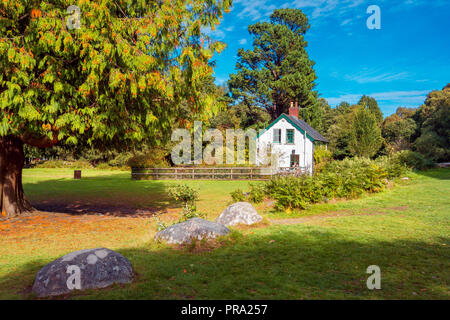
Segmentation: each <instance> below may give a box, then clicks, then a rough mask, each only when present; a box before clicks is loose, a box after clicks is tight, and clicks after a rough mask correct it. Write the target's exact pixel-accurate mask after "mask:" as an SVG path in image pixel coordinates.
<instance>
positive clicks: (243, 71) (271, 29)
mask: <svg viewBox="0 0 450 320" xmlns="http://www.w3.org/2000/svg"><path fill="white" fill-rule="evenodd" d="M309 27H310V25H309V23H308V18H307V17H306V15H305V14H304V13H303V12H302V11H301V10H298V9H278V10H275V11H274V12H273V13H272V14H271V16H270V22H258V23H256V24H253V25H250V26H249V27H248V31H249V33H250V34H251V35H252V36H253V37H254V41H253V49H252V50H243V49H240V50H239V51H238V62H237V64H236V70H237V73H236V74H232V75H231V76H230V81H229V87H230V89H231V92H232V95H233V97H234V98H235V99H237V100H240V101H244V102H245V103H246V104H249V105H252V104H256V105H257V106H259V107H261V108H265V109H266V110H267V111H268V112H269V114H270V115H271V117H272V119H275V118H277V117H278V116H279V115H280V114H281V113H283V112H287V110H288V109H289V105H290V102H291V101H298V102H299V104H300V105H299V106H300V107H301V108H304V110H305V111H306V114H305V117H306V120H307V121H308V122H310V123H311V122H312V121H311V120H313V119H317V120H318V119H320V117H318V116H317V114H316V113H317V111H318V108H317V105H316V103H317V92H315V91H313V89H314V87H315V83H314V81H315V80H316V74H315V71H314V69H313V66H314V62H313V61H311V60H310V59H309V57H308V53H307V52H306V50H305V48H306V46H307V42H306V41H305V39H304V35H305V33H306V32H307V31H308V29H309ZM313 125H315V124H314V123H313Z"/></svg>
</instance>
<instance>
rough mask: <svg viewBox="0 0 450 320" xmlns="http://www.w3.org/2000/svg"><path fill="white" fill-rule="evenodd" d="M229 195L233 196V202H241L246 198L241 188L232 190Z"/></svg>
mask: <svg viewBox="0 0 450 320" xmlns="http://www.w3.org/2000/svg"><path fill="white" fill-rule="evenodd" d="M230 195H231V197H232V198H233V201H234V202H241V201H246V200H247V197H246V196H245V194H244V192H242V190H241V189H236V190H234V191H233V192H231V193H230Z"/></svg>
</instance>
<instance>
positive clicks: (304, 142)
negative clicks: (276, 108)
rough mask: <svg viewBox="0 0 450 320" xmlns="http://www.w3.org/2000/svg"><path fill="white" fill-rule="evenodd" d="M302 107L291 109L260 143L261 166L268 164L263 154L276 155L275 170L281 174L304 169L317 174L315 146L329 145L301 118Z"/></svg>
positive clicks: (262, 135) (276, 122) (265, 133)
mask: <svg viewBox="0 0 450 320" xmlns="http://www.w3.org/2000/svg"><path fill="white" fill-rule="evenodd" d="M298 111H299V108H298V107H291V108H289V115H287V114H285V113H283V114H282V115H281V116H279V117H278V118H277V119H275V120H274V121H273V122H272V123H271V124H270V125H269V126H268V127H267V128H266V129H265V130H264V131H263V132H262V133H260V134H259V135H258V137H257V139H256V145H257V148H258V153H257V154H258V156H257V159H256V162H257V164H258V165H263V164H264V158H263V157H262V156H261V155H263V154H272V155H273V156H274V157H273V160H272V161H275V163H274V164H273V166H275V167H276V168H278V170H279V171H283V170H292V169H293V168H300V169H301V170H302V171H304V172H308V173H310V174H312V173H313V170H314V158H313V156H314V146H315V145H317V144H327V143H328V142H329V141H328V139H327V138H325V137H324V136H322V135H321V134H320V133H319V132H317V131H316V130H314V128H312V127H311V126H310V125H309V124H307V123H306V122H305V121H303V120H300V119H299V118H298Z"/></svg>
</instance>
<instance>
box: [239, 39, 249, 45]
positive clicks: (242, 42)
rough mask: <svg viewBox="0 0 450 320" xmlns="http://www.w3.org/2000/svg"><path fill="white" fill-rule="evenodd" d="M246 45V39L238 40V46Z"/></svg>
mask: <svg viewBox="0 0 450 320" xmlns="http://www.w3.org/2000/svg"><path fill="white" fill-rule="evenodd" d="M246 43H247V39H245V38H243V39H241V40H239V44H242V45H244V44H246Z"/></svg>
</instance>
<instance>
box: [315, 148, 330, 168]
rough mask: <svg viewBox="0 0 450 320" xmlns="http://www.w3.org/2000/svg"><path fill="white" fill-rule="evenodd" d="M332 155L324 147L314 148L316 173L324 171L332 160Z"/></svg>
mask: <svg viewBox="0 0 450 320" xmlns="http://www.w3.org/2000/svg"><path fill="white" fill-rule="evenodd" d="M331 156H332V153H331V151H330V150H328V148H327V147H325V146H324V145H320V146H317V147H315V148H314V169H315V171H316V172H319V171H321V170H322V168H323V167H324V166H325V164H326V163H327V162H328V161H330V160H331Z"/></svg>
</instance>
